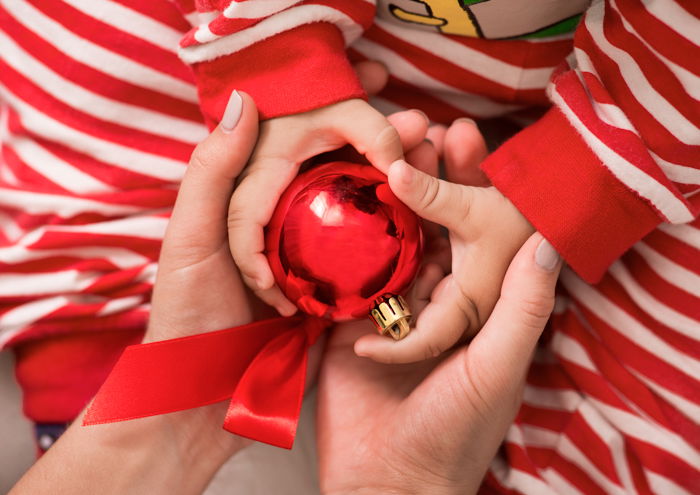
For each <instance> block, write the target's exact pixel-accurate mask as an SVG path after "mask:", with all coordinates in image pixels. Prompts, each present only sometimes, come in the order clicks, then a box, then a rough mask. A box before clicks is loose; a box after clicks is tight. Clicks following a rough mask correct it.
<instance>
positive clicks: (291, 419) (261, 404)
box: [224, 319, 327, 449]
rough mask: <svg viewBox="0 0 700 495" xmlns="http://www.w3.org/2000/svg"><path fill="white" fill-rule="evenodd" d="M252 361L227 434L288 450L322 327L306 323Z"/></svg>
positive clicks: (234, 403)
mask: <svg viewBox="0 0 700 495" xmlns="http://www.w3.org/2000/svg"><path fill="white" fill-rule="evenodd" d="M301 326H302V327H303V330H304V331H300V330H302V328H292V329H290V330H288V331H287V332H285V333H283V334H282V335H279V336H278V337H276V338H275V339H274V340H272V341H271V342H270V343H268V344H267V345H266V346H265V348H264V349H262V350H261V351H260V352H259V353H258V355H257V356H256V357H255V359H254V360H253V362H251V363H250V366H249V367H248V369H247V370H246V371H245V373H244V374H243V376H242V377H241V379H240V381H239V382H238V386H237V387H236V390H235V392H234V393H233V396H232V397H231V403H230V406H229V409H228V412H227V413H226V419H225V420H224V428H225V429H226V430H228V431H230V432H231V433H235V434H237V435H241V436H244V437H247V438H251V439H253V440H257V441H260V442H265V443H268V444H271V445H275V446H277V447H282V448H285V449H291V448H292V445H293V444H294V437H295V435H296V430H297V425H298V422H299V413H300V411H301V404H302V401H303V398H304V387H305V382H306V367H307V362H308V354H309V353H308V350H309V347H310V346H311V345H313V343H314V342H315V341H316V339H317V337H318V336H319V335H320V333H321V332H322V331H323V329H325V328H326V326H327V324H326V323H324V322H322V321H321V320H317V319H307V320H306V321H304V322H303V324H302V325H301Z"/></svg>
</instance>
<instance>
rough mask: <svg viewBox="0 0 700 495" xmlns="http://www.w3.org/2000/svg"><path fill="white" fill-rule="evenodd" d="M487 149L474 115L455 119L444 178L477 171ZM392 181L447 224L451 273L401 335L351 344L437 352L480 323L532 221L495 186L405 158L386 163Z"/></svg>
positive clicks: (381, 355)
mask: <svg viewBox="0 0 700 495" xmlns="http://www.w3.org/2000/svg"><path fill="white" fill-rule="evenodd" d="M485 153H486V148H485V146H484V143H483V140H482V139H481V135H480V133H479V131H478V129H477V127H476V126H475V125H474V124H473V123H470V122H467V121H458V122H456V123H455V124H453V125H452V126H451V127H450V129H449V130H448V131H447V135H446V137H445V162H446V163H445V165H446V172H447V176H448V178H449V179H453V180H459V179H463V178H467V177H468V178H470V179H472V180H474V179H475V178H477V175H478V165H479V163H480V162H481V160H482V159H483V156H484V155H485ZM389 185H390V186H391V189H392V191H393V192H394V194H396V196H397V197H398V198H399V199H401V201H403V202H404V203H405V204H406V205H407V206H409V207H410V208H411V209H413V210H414V211H415V212H416V213H417V214H418V215H420V216H421V217H423V218H424V219H426V220H428V221H431V222H435V223H437V224H439V225H442V226H444V227H445V228H447V229H448V232H449V238H450V245H451V252H452V269H451V274H450V275H448V276H447V277H445V278H444V279H443V280H442V281H441V282H440V283H439V284H438V285H437V286H436V287H435V289H434V290H433V291H432V294H431V296H430V303H429V304H428V305H427V306H426V307H425V309H424V310H423V311H422V312H421V313H420V315H419V316H418V318H417V320H416V322H415V328H414V329H413V330H412V331H411V333H410V334H409V335H408V336H407V337H406V338H405V339H403V340H401V341H398V342H394V341H392V340H389V339H386V338H384V337H381V336H378V335H366V336H364V337H362V338H360V339H358V341H357V342H356V344H355V352H356V353H357V354H359V355H362V356H366V357H370V358H372V359H374V360H376V361H381V362H393V363H404V362H413V361H419V360H423V359H428V358H431V357H435V356H437V355H439V354H441V353H442V352H444V351H446V350H448V349H449V348H451V347H452V346H453V345H454V344H456V343H457V342H458V341H459V340H460V339H462V338H463V337H466V336H469V335H473V334H474V333H476V332H477V331H478V330H479V329H480V328H481V326H482V325H483V324H484V322H485V321H486V319H487V318H488V316H489V315H490V314H491V311H492V310H493V307H494V305H495V303H496V301H497V300H498V297H499V293H500V290H501V285H502V283H503V277H504V276H505V272H506V269H507V268H508V265H509V264H510V262H511V260H512V259H513V257H514V256H515V254H516V253H517V251H518V250H519V249H520V247H521V246H522V245H523V243H524V242H525V241H526V240H527V239H528V238H529V237H530V235H531V234H532V233H533V232H534V229H533V227H532V226H531V225H530V223H529V222H528V221H527V220H526V219H525V217H523V216H522V215H521V214H520V212H518V210H517V209H516V208H515V207H514V206H513V205H512V204H511V203H510V201H508V199H507V198H505V197H504V196H503V195H502V194H501V193H500V192H498V190H496V189H495V188H493V187H472V186H466V185H462V184H458V183H453V182H448V181H443V180H439V179H436V178H434V177H432V176H431V175H429V174H426V173H423V172H422V171H420V170H418V169H416V168H414V167H412V166H410V165H409V164H407V163H406V162H404V161H402V160H401V161H397V162H395V163H393V164H392V165H391V167H390V168H389ZM545 242H546V241H545ZM546 249H551V248H549V247H548V248H546Z"/></svg>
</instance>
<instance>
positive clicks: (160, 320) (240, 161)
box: [11, 94, 258, 495]
mask: <svg viewBox="0 0 700 495" xmlns="http://www.w3.org/2000/svg"><path fill="white" fill-rule="evenodd" d="M242 97H243V101H244V102H243V112H242V115H241V118H240V120H239V122H238V125H237V126H236V129H235V132H232V133H230V134H227V133H224V132H223V131H222V130H221V129H220V128H217V129H216V130H215V131H214V132H213V133H212V134H211V135H210V136H209V137H208V138H207V139H206V140H205V141H204V142H203V143H201V144H200V145H199V146H198V147H197V148H196V150H195V151H194V153H193V155H192V158H191V160H190V164H189V167H188V169H187V173H186V174H185V177H184V179H183V182H182V185H181V187H180V192H179V194H178V198H177V201H176V204H175V207H174V210H173V214H172V219H171V221H170V223H169V224H168V230H167V232H166V235H165V239H164V242H163V249H162V251H161V258H160V266H159V271H158V277H157V280H156V284H155V287H154V291H153V311H152V314H151V318H150V322H149V327H148V330H147V332H146V335H145V338H144V340H145V341H147V342H150V341H155V340H163V339H166V338H176V337H182V336H186V335H191V334H194V333H200V332H202V331H206V330H216V329H220V328H227V327H230V326H235V325H242V324H245V323H249V322H250V321H252V314H253V311H252V309H251V305H250V302H249V298H248V296H247V294H246V290H245V286H244V284H243V282H242V281H241V279H240V277H239V276H238V270H237V269H236V266H235V264H234V263H233V260H232V259H231V256H230V254H229V251H228V241H227V235H226V231H225V230H224V228H223V226H224V225H225V223H226V216H227V203H228V200H229V197H230V196H231V193H232V192H233V186H234V180H235V178H236V177H237V175H238V174H239V173H240V171H241V170H242V169H243V167H244V166H245V164H246V162H247V159H248V156H249V155H250V153H251V151H252V149H253V146H254V145H255V142H256V137H257V132H258V117H257V110H256V109H255V105H254V103H253V102H252V100H251V99H250V97H249V96H248V95H245V94H242ZM212 286H214V287H217V289H218V290H216V291H212V290H209V288H210V287H212ZM205 289H206V290H205ZM226 407H227V404H226V403H219V404H214V405H211V406H206V407H201V408H198V409H192V410H188V411H182V412H178V413H173V414H167V415H161V416H154V417H151V418H142V419H136V420H132V421H125V422H121V423H111V424H104V425H96V426H91V427H82V426H81V423H82V415H81V416H80V417H78V418H77V419H76V421H74V422H73V424H72V425H71V426H70V428H68V430H67V431H66V432H65V433H64V434H63V435H62V436H61V438H60V439H59V440H58V441H57V442H56V443H55V444H54V445H53V446H52V447H51V449H50V450H49V451H48V452H47V453H46V454H45V455H44V456H42V457H41V459H39V461H38V462H37V463H36V464H34V466H32V468H31V469H30V470H29V471H28V472H27V473H26V474H25V475H24V477H23V478H22V479H21V480H20V481H19V482H18V483H17V485H16V486H15V487H14V488H13V490H12V492H11V493H12V494H13V495H19V494H25V493H27V494H32V495H35V494H41V493H50V494H62V493H66V494H68V493H70V494H76V493H85V494H94V493H101V494H111V493H114V494H122V493H135V494H138V493H147V494H149V495H152V494H159V493H163V494H194V493H201V492H202V491H203V490H204V488H205V487H206V486H207V484H208V483H209V481H210V479H211V477H212V476H213V475H214V474H215V473H216V471H217V470H218V469H219V467H221V465H222V464H223V463H224V462H225V461H226V460H227V459H228V458H230V457H231V456H232V455H234V454H235V453H236V452H238V451H239V450H240V449H242V448H243V447H245V446H246V445H248V444H249V443H250V442H249V441H248V440H245V439H242V438H240V437H237V436H235V435H231V434H229V433H228V432H226V431H224V430H223V429H222V428H221V424H222V422H223V419H224V416H225V413H226Z"/></svg>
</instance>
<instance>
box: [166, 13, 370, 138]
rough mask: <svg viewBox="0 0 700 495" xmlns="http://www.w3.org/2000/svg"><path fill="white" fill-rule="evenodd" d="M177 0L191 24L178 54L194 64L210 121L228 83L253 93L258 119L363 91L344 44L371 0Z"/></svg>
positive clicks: (365, 19) (362, 26)
mask: <svg viewBox="0 0 700 495" xmlns="http://www.w3.org/2000/svg"><path fill="white" fill-rule="evenodd" d="M177 3H178V6H179V7H180V9H181V10H182V11H183V13H184V14H185V17H186V18H187V19H188V21H189V22H190V23H191V24H192V26H193V28H192V29H191V30H190V31H189V32H188V33H187V34H186V35H185V36H184V37H183V38H182V41H181V44H180V57H181V58H182V60H183V61H184V62H185V63H187V64H188V65H190V66H191V67H192V70H193V71H194V75H195V79H196V83H197V87H198V91H199V97H200V102H201V106H202V112H203V114H204V117H205V119H206V121H207V124H208V125H209V126H214V125H215V124H216V122H217V121H218V119H219V118H220V116H221V115H222V114H223V110H224V107H225V106H226V102H227V100H228V97H229V95H230V94H231V91H233V90H234V89H237V90H242V91H245V92H247V93H249V94H250V95H251V96H252V97H253V99H254V100H255V102H256V105H257V106H258V111H259V112H260V115H261V117H262V118H263V119H269V118H272V117H279V116H282V115H289V114H294V113H300V112H304V111H308V110H312V109H315V108H319V107H323V106H326V105H330V104H332V103H336V102H338V101H343V100H347V99H351V98H364V97H365V93H364V91H363V89H362V86H361V85H360V83H359V80H358V79H357V76H356V75H355V73H354V71H353V68H352V66H351V65H350V63H349V62H348V59H347V57H346V54H345V49H346V46H347V45H348V44H350V43H352V42H353V41H354V40H355V39H357V38H358V37H360V36H361V35H362V33H363V32H364V30H366V29H367V28H368V27H369V26H370V24H371V23H372V20H373V18H374V12H375V5H374V2H373V1H366V0H354V1H347V0H346V1H340V0H318V1H293V0H179V1H178V2H177Z"/></svg>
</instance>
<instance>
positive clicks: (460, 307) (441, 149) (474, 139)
mask: <svg viewBox="0 0 700 495" xmlns="http://www.w3.org/2000/svg"><path fill="white" fill-rule="evenodd" d="M374 80H375V82H374V86H375V87H380V86H379V84H378V83H381V80H379V78H378V77H375V78H374ZM373 89H374V88H373ZM357 122H362V125H361V126H358V125H356V123H357ZM392 124H393V122H392V121H391V119H389V120H385V119H384V118H383V117H381V116H380V115H379V114H378V113H377V112H376V111H375V110H374V109H372V108H371V107H370V106H369V105H368V104H367V103H366V102H364V101H361V100H349V101H345V102H340V103H336V104H334V105H329V106H327V107H323V108H320V109H317V110H313V111H311V112H306V113H301V114H297V115H290V116H286V117H280V118H276V119H271V120H269V121H267V122H265V123H264V124H263V125H262V130H261V137H260V141H259V143H258V145H257V147H256V149H255V152H254V154H253V157H252V159H251V164H250V167H249V168H248V169H247V170H248V172H247V175H246V177H245V178H244V179H243V180H242V181H241V184H240V186H239V187H238V188H237V189H236V191H235V193H234V195H233V198H232V200H231V205H230V209H229V233H230V248H231V253H232V255H233V258H234V260H235V261H236V264H237V265H238V266H239V268H240V269H241V272H242V274H243V280H244V281H245V283H246V284H248V286H249V287H250V288H251V289H253V290H254V292H255V294H256V295H257V296H258V297H260V299H261V300H262V301H264V302H265V303H267V304H269V305H271V306H274V307H275V308H276V309H277V311H279V313H281V314H283V315H291V314H293V313H294V312H295V311H296V307H295V306H294V305H293V304H292V303H291V302H290V301H289V300H288V299H287V298H286V297H285V296H284V295H283V294H282V292H281V290H280V289H279V287H278V286H277V285H276V284H275V282H274V278H273V276H272V271H271V270H270V267H269V264H268V262H267V259H266V258H265V255H264V236H263V229H264V226H265V225H266V224H267V223H268V221H269V220H270V217H271V215H272V212H273V211H274V207H275V205H276V204H277V201H278V200H279V197H280V195H281V194H282V192H283V191H284V189H285V188H286V187H287V185H288V184H289V183H290V182H291V181H292V180H293V179H294V177H295V176H296V175H297V173H298V172H299V167H300V165H301V164H302V163H303V162H304V161H305V160H307V159H308V158H310V157H312V156H314V155H315V154H318V153H320V152H325V151H328V150H330V149H334V148H338V147H341V146H343V145H345V144H347V143H349V144H351V145H352V146H353V147H354V148H355V149H356V150H357V152H358V153H359V154H360V155H364V157H365V158H367V159H368V160H369V162H370V163H372V164H373V165H375V166H376V167H377V168H379V169H380V170H382V171H383V172H385V173H387V174H388V176H389V184H390V186H391V188H392V190H393V191H394V193H395V194H396V195H397V196H398V197H399V199H401V200H402V201H403V202H404V203H405V204H406V205H408V206H409V207H410V208H412V209H413V210H414V211H415V212H416V213H417V214H418V215H419V216H421V217H423V218H424V219H426V220H428V221H430V222H433V223H435V224H438V225H441V226H443V227H445V228H447V230H448V232H449V241H450V249H451V254H450V255H451V260H452V261H451V266H449V265H450V263H447V265H448V267H447V268H445V270H446V272H447V273H448V275H446V276H445V278H444V280H443V281H442V283H441V285H440V289H441V290H440V296H439V297H438V296H437V293H436V294H435V296H434V297H433V298H432V300H431V304H430V305H429V306H428V307H427V308H426V310H425V315H424V316H422V317H421V318H419V319H417V321H416V325H415V329H414V331H412V333H411V334H410V335H409V336H408V337H407V338H405V339H404V340H402V341H399V342H394V341H390V340H388V339H384V338H381V337H379V336H377V335H372V334H370V335H367V336H364V337H362V338H360V339H359V340H358V343H357V345H356V347H355V350H356V352H357V353H358V355H362V356H367V357H370V358H371V359H374V360H376V361H380V362H390V363H408V362H415V361H420V360H423V359H429V358H432V357H435V356H437V355H439V354H440V353H442V352H445V351H447V350H449V349H450V348H451V347H452V346H454V345H455V344H456V343H458V342H460V341H462V340H465V339H466V338H468V337H470V336H472V335H474V334H475V333H476V332H477V331H478V330H479V329H480V328H481V327H482V326H483V324H484V322H485V321H486V319H487V318H488V316H489V315H490V314H491V311H492V310H493V308H494V306H495V304H496V301H497V299H498V294H499V291H500V288H501V285H502V283H503V277H504V276H505V273H506V268H507V267H508V265H509V264H510V262H511V260H512V259H513V256H514V255H515V253H516V252H517V251H518V249H520V247H521V246H522V245H523V243H524V242H525V241H526V240H527V239H528V237H529V236H530V235H532V233H533V232H534V228H533V227H532V225H530V223H529V222H528V221H527V220H526V219H525V217H524V216H523V215H522V214H521V213H520V212H519V211H518V210H517V209H516V208H515V207H514V206H513V204H512V203H511V202H510V201H509V200H508V199H507V198H506V197H505V196H503V195H502V194H501V193H500V192H499V191H498V190H497V189H495V188H493V187H488V185H489V183H488V180H487V179H486V177H485V175H484V174H483V173H482V172H481V171H480V170H479V168H478V164H479V163H480V162H481V161H482V160H483V159H484V158H485V157H486V154H487V148H486V144H485V142H484V139H483V137H482V136H481V134H480V132H479V130H478V128H477V127H476V125H475V124H474V122H473V121H471V120H469V119H458V120H457V121H455V122H454V123H453V124H452V125H451V126H450V127H449V128H445V127H444V126H432V127H431V128H430V129H428V131H427V134H426V136H427V137H428V139H430V141H431V142H430V143H428V145H426V146H424V147H423V149H422V150H420V151H416V150H414V151H413V156H412V157H410V158H411V159H409V162H411V163H416V161H415V156H416V155H419V157H418V161H419V162H426V161H428V159H426V158H425V156H426V155H427V154H431V153H432V154H435V152H436V151H437V152H438V153H439V154H440V155H441V157H442V158H443V159H444V161H445V164H446V169H447V171H448V179H449V180H450V181H452V182H453V183H450V182H447V181H441V180H437V179H435V178H434V177H430V176H431V175H436V173H433V171H432V170H422V171H423V172H424V173H421V172H420V171H421V168H420V167H419V168H418V169H419V171H418V172H416V173H414V171H415V170H414V168H413V167H411V166H409V165H407V164H406V162H405V161H403V156H402V149H401V146H400V144H401V137H400V135H399V134H396V133H395V130H396V129H395V126H393V125H392ZM407 158H408V157H407ZM433 161H434V167H432V168H435V172H436V167H437V160H436V159H435V160H433ZM455 183H456V184H455ZM431 229H432V230H431ZM428 230H429V231H430V232H428V235H429V237H431V238H432V239H433V240H434V241H436V242H439V241H437V238H438V237H439V235H434V233H435V232H438V233H439V229H438V230H435V229H434V228H432V227H429V228H428ZM443 259H446V258H445V257H443ZM441 263H442V264H443V265H444V264H445V263H444V262H441Z"/></svg>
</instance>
